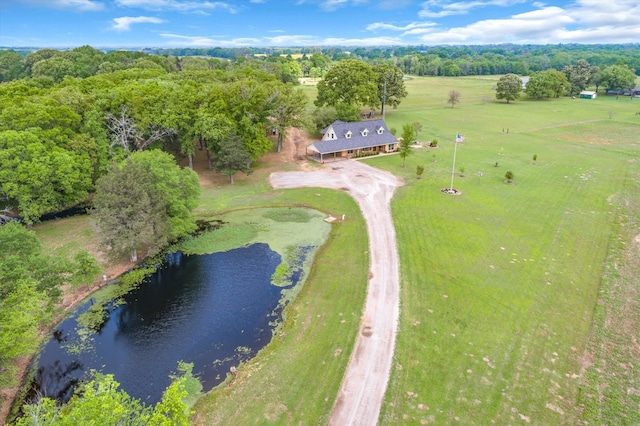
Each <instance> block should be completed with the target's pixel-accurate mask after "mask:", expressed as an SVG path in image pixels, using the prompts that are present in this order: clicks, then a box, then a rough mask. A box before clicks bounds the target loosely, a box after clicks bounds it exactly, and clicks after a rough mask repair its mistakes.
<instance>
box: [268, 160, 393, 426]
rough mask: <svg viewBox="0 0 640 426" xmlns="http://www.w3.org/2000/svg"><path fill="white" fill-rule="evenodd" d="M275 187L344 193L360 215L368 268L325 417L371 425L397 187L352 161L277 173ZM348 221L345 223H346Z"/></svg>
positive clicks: (385, 346) (382, 362)
mask: <svg viewBox="0 0 640 426" xmlns="http://www.w3.org/2000/svg"><path fill="white" fill-rule="evenodd" d="M269 179H270V182H271V185H272V186H273V187H275V188H297V187H323V188H333V189H340V190H343V191H346V192H347V193H349V195H351V196H352V197H353V198H354V199H355V200H356V202H357V203H358V205H359V206H360V209H361V210H362V214H363V216H364V219H365V221H366V222H367V231H368V234H369V253H370V257H371V266H370V271H369V284H368V288H367V298H366V302H365V308H364V315H363V317H362V321H361V324H360V334H359V335H358V339H357V341H356V344H355V348H354V350H353V353H352V355H351V359H350V360H349V365H348V367H347V371H346V372H345V375H344V378H343V381H342V386H341V387H340V391H339V392H338V396H337V399H336V402H335V405H334V407H333V412H332V413H331V417H330V418H329V424H330V425H340V426H346V425H367V426H370V425H375V424H376V423H377V422H378V417H379V415H380V408H381V406H382V401H383V399H384V394H385V391H386V389H387V383H388V381H389V373H390V372H391V363H392V360H393V351H394V346H395V336H396V332H397V328H398V316H399V312H400V273H399V264H398V250H397V247H396V234H395V229H394V227H393V221H392V219H391V210H390V206H389V204H390V201H391V197H392V196H393V193H394V191H395V189H396V188H397V187H398V186H400V185H402V182H401V181H400V180H399V179H398V178H396V177H395V176H393V175H391V174H389V173H386V172H383V171H381V170H377V169H374V168H372V167H369V166H367V165H365V164H363V163H360V162H358V161H352V160H347V161H339V162H335V163H331V164H330V165H326V166H324V167H323V168H322V169H321V170H316V171H310V172H305V171H301V172H277V173H273V174H272V175H271V176H270V178H269ZM346 220H349V218H346Z"/></svg>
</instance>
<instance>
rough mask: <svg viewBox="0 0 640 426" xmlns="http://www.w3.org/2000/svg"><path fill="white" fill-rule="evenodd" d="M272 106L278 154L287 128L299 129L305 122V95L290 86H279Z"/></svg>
mask: <svg viewBox="0 0 640 426" xmlns="http://www.w3.org/2000/svg"><path fill="white" fill-rule="evenodd" d="M273 105H274V107H273V119H274V124H275V128H276V130H277V133H278V152H280V151H281V150H282V141H283V139H284V138H285V137H286V135H287V130H288V129H289V127H301V126H303V125H304V124H305V122H306V108H307V95H305V93H304V92H303V91H302V90H300V89H296V88H294V87H293V86H292V85H290V84H285V85H281V87H280V88H279V89H278V90H277V92H276V97H275V99H274V100H273Z"/></svg>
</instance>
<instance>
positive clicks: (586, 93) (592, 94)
mask: <svg viewBox="0 0 640 426" xmlns="http://www.w3.org/2000/svg"><path fill="white" fill-rule="evenodd" d="M596 96H598V94H597V93H596V92H592V91H590V90H583V91H582V92H580V99H595V98H596Z"/></svg>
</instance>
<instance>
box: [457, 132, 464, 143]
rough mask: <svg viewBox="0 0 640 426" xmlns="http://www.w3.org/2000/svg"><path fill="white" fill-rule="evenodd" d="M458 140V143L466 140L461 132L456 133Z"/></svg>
mask: <svg viewBox="0 0 640 426" xmlns="http://www.w3.org/2000/svg"><path fill="white" fill-rule="evenodd" d="M456 142H457V143H461V142H464V136H462V135H461V134H460V133H457V134H456Z"/></svg>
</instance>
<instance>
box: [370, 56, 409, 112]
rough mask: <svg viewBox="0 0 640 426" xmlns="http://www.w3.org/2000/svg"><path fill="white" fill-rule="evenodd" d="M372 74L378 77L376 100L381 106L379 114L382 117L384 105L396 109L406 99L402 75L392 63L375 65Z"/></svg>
mask: <svg viewBox="0 0 640 426" xmlns="http://www.w3.org/2000/svg"><path fill="white" fill-rule="evenodd" d="M373 72H374V73H376V74H377V75H378V99H379V100H380V104H381V105H382V111H381V114H382V115H383V116H384V114H385V108H386V105H391V106H392V107H393V108H397V107H398V105H400V102H401V101H402V99H404V98H406V97H407V89H406V88H405V86H404V74H403V72H402V70H401V69H400V68H399V67H398V66H396V65H395V64H392V63H383V64H378V65H375V66H374V67H373Z"/></svg>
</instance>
